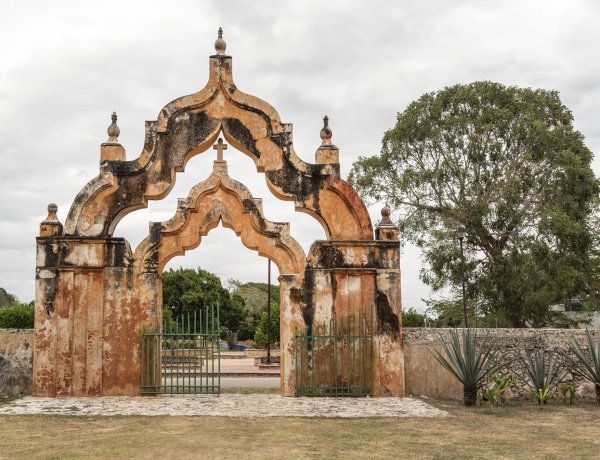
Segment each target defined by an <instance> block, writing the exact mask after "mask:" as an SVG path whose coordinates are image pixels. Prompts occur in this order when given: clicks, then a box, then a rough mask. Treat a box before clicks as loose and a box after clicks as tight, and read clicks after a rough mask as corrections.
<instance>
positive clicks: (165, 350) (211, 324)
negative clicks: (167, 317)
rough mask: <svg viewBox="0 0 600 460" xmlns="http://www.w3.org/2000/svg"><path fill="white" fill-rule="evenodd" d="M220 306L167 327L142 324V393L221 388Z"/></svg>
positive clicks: (205, 391) (199, 391)
mask: <svg viewBox="0 0 600 460" xmlns="http://www.w3.org/2000/svg"><path fill="white" fill-rule="evenodd" d="M219 343H220V338H219V308H218V306H217V307H209V308H206V310H205V311H204V314H196V313H195V312H194V314H193V315H187V316H186V317H182V318H179V319H178V320H177V321H176V322H174V323H172V324H170V325H166V327H164V328H161V327H158V328H155V329H145V328H144V327H143V326H142V394H143V395H156V394H216V393H219V392H220V386H221V369H220V360H219V358H220V348H219Z"/></svg>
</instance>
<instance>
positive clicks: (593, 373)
mask: <svg viewBox="0 0 600 460" xmlns="http://www.w3.org/2000/svg"><path fill="white" fill-rule="evenodd" d="M585 334H586V339H587V344H588V349H589V356H588V355H587V354H586V353H584V351H583V350H582V349H581V347H580V346H579V344H578V343H577V342H575V340H573V339H572V338H571V339H570V345H571V351H573V353H574V354H575V357H573V356H571V355H569V354H567V353H563V356H564V357H565V358H567V360H569V362H570V363H571V364H572V365H573V367H574V370H575V371H577V372H579V373H580V374H581V375H582V376H583V377H584V378H585V379H586V380H589V381H590V382H592V383H593V384H594V385H595V387H596V403H597V404H600V337H599V338H598V340H597V341H596V345H594V339H593V337H592V333H591V332H590V330H589V328H586V330H585Z"/></svg>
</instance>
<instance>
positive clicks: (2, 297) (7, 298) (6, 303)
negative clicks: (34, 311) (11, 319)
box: [0, 287, 17, 308]
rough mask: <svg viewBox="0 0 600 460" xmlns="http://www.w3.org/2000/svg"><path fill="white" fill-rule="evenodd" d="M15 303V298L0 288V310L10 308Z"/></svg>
mask: <svg viewBox="0 0 600 460" xmlns="http://www.w3.org/2000/svg"><path fill="white" fill-rule="evenodd" d="M15 303H17V297H16V296H15V295H13V294H10V293H8V292H7V291H6V289H4V288H2V287H0V308H3V307H10V306H11V305H14V304H15Z"/></svg>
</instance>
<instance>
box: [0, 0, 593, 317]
mask: <svg viewBox="0 0 600 460" xmlns="http://www.w3.org/2000/svg"><path fill="white" fill-rule="evenodd" d="M220 26H221V27H223V30H224V37H223V38H224V39H225V41H226V42H227V52H226V54H228V55H230V56H232V57H233V77H234V81H235V82H236V85H237V87H238V88H239V89H240V90H242V91H244V92H246V93H250V94H252V95H255V96H257V97H259V98H261V99H264V100H265V101H267V102H268V103H270V104H271V105H272V106H273V107H275V109H276V110H277V111H278V112H279V115H280V116H281V119H282V121H283V122H286V123H293V125H294V145H295V149H296V152H297V153H298V155H299V156H300V157H301V158H302V159H303V160H305V161H307V162H311V163H312V162H314V152H315V150H316V148H317V147H318V146H319V144H320V138H319V131H320V129H321V127H322V119H323V116H324V115H328V116H329V120H330V127H331V128H332V130H333V139H332V140H333V142H334V143H335V144H336V145H337V146H338V147H339V148H340V163H341V170H342V176H343V177H344V178H346V176H347V174H348V172H349V170H350V167H351V165H352V163H353V162H354V161H356V159H357V158H358V156H359V155H363V156H370V155H374V154H377V153H378V152H379V149H380V146H381V138H382V136H383V133H384V131H385V130H387V129H389V128H391V127H392V126H393V125H394V123H395V118H396V114H397V113H398V112H401V111H403V110H404V108H405V107H406V106H407V105H408V104H409V103H410V102H411V101H413V100H415V99H417V98H418V97H419V96H421V95H422V94H423V93H426V92H430V91H436V90H439V89H442V88H443V87H445V86H448V85H453V84H457V83H470V82H473V81H476V80H491V81H497V82H500V83H503V84H506V85H517V86H526V87H534V88H544V89H554V90H557V91H559V92H560V94H561V98H562V101H563V103H564V104H566V105H567V106H568V107H569V108H570V109H571V110H572V111H573V114H574V117H575V126H576V128H577V129H578V130H580V131H581V132H582V133H583V134H584V136H585V137H586V142H587V145H588V146H589V147H590V149H591V150H592V151H593V152H596V153H597V152H599V151H600V122H599V120H600V51H599V50H600V47H599V44H600V2H597V1H595V0H589V1H585V0H570V1H569V2H565V1H554V0H545V1H542V0H539V1H528V0H518V1H512V0H507V1H492V0H490V1H485V2H483V1H474V0H473V1H466V0H462V1H461V0H454V1H447V0H435V1H419V2H416V1H414V0H413V1H404V0H396V1H390V0H388V1H379V0H369V1H351V0H344V1H330V0H329V1H318V0H296V1H285V0H276V1H274V0H260V1H259V0H256V1H252V2H250V1H245V0H239V1H233V0H218V1H198V0H196V1H192V0H189V1H177V0H173V1H172V2H168V3H167V2H164V1H161V2H158V1H154V0H145V1H126V2H125V1H112V0H103V1H102V2H82V1H67V0H55V1H51V2H50V1H41V0H39V1H29V0H19V1H18V2H6V1H5V2H2V3H1V4H0V50H1V51H0V53H1V54H0V56H1V59H0V143H1V144H0V145H1V146H0V155H1V160H2V161H1V163H0V287H4V288H5V289H6V290H7V291H8V292H10V293H13V294H15V295H17V296H18V298H19V299H20V300H21V301H23V302H28V301H30V300H32V299H33V297H34V278H35V237H36V236H37V235H38V232H39V224H40V222H41V221H42V220H43V219H44V218H45V217H46V215H47V205H48V203H50V202H55V203H56V204H57V205H58V208H59V211H58V217H59V219H60V220H61V221H62V222H63V223H64V221H65V218H66V216H67V213H68V210H69V208H70V206H71V203H72V202H73V199H74V198H75V196H76V195H77V193H78V192H79V191H80V190H81V188H82V187H83V186H84V185H85V184H86V183H87V182H88V181H89V180H91V179H92V178H93V177H95V176H96V175H97V174H98V161H99V151H100V144H101V143H102V142H105V141H106V140H107V138H108V136H107V134H106V129H107V127H108V125H109V124H110V115H111V113H112V112H113V111H116V112H117V114H118V116H119V121H118V124H119V127H120V128H121V136H120V137H119V141H120V142H121V144H122V145H123V146H124V147H125V149H126V151H127V159H128V160H133V159H135V158H137V157H138V156H139V154H140V152H141V150H142V145H143V137H144V121H145V120H155V119H156V117H157V115H158V113H159V112H160V110H161V109H162V107H164V106H165V105H166V104H167V103H169V102H170V101H172V100H173V99H176V98H178V97H180V96H183V95H186V94H190V93H194V92H197V91H199V90H200V89H202V88H203V87H204V85H205V83H206V81H207V79H208V57H209V56H210V55H211V54H214V47H213V44H214V41H215V39H216V38H217V30H218V28H219V27H220ZM214 159H215V152H214V151H212V150H210V151H207V152H205V153H204V154H202V155H200V156H197V157H195V158H193V159H192V160H191V161H190V162H189V163H188V165H187V167H186V171H185V173H179V174H178V177H177V185H176V187H175V188H174V190H173V191H172V192H171V193H170V195H169V196H168V197H167V198H165V199H164V200H162V201H160V202H151V204H150V206H149V208H148V209H147V210H142V211H136V212H134V213H132V214H130V215H129V216H127V217H126V218H125V219H123V221H122V222H121V223H120V224H119V226H118V227H117V229H116V231H115V236H124V237H126V238H127V239H128V240H129V242H130V243H131V246H132V249H135V247H136V246H137V244H138V243H139V242H140V241H141V240H142V239H143V238H144V236H145V235H146V234H147V231H148V222H149V221H162V220H166V219H169V218H170V217H172V215H173V213H174V211H175V206H176V201H177V198H183V197H186V196H187V194H188V192H189V190H190V188H191V187H192V186H193V185H194V184H196V183H197V182H200V181H202V180H203V179H205V178H206V177H207V175H208V174H209V173H210V170H211V168H212V161H213V160H214ZM225 159H227V160H228V164H229V170H230V175H231V176H232V177H233V178H234V179H236V180H239V181H240V182H243V183H245V184H246V185H247V186H248V187H249V188H250V190H251V192H252V193H253V195H254V196H255V197H260V198H263V199H264V210H265V216H266V218H267V219H269V220H272V221H279V222H281V221H289V222H291V224H292V227H291V231H292V235H293V236H294V237H295V238H296V239H297V240H298V241H299V242H300V243H301V244H302V245H303V247H304V248H305V251H307V250H308V247H309V246H310V244H311V242H312V241H314V240H315V239H320V238H323V237H324V232H323V230H322V229H321V227H320V225H318V224H317V223H316V221H314V220H313V219H312V218H310V217H309V216H308V215H306V214H300V213H294V212H293V205H292V204H291V203H289V202H285V203H282V202H279V201H277V200H275V199H274V198H272V197H271V195H270V193H269V192H268V190H267V188H266V186H265V184H264V177H263V176H262V175H260V174H257V173H256V172H255V171H256V170H255V167H254V164H253V163H252V162H251V161H250V160H249V159H248V158H247V157H245V156H244V155H242V154H241V153H239V152H235V151H234V150H232V149H231V148H230V149H229V150H227V152H226V154H225ZM594 169H595V171H596V173H598V172H599V171H600V163H599V162H597V161H595V163H594ZM380 208H381V206H380V205H376V206H373V207H372V208H371V216H372V219H373V222H374V223H375V222H376V221H377V220H378V219H379V217H380V214H379V210H380ZM179 266H184V267H194V268H195V267H198V266H201V267H202V268H205V269H207V270H209V271H211V272H213V273H215V274H217V275H218V276H220V277H221V279H222V280H223V281H224V282H225V281H226V280H227V279H229V278H235V279H239V280H241V281H244V282H246V281H265V282H266V276H267V275H266V272H267V262H266V259H263V258H261V257H259V256H258V255H257V253H255V252H253V251H250V250H248V249H246V248H244V246H243V245H242V244H241V242H240V240H239V239H238V238H236V237H235V235H234V233H233V232H232V231H231V230H228V229H223V228H222V227H219V228H217V229H215V230H213V231H212V232H211V233H210V234H209V235H208V236H207V237H205V238H203V239H202V242H201V245H200V246H199V247H198V248H197V249H195V250H194V251H190V252H188V254H186V256H185V257H177V258H175V259H173V260H172V261H171V263H170V264H169V267H173V268H177V267H179ZM401 269H402V284H403V286H402V288H403V293H402V294H403V295H402V297H403V303H404V307H405V308H409V307H417V308H421V307H422V306H423V304H422V302H421V300H420V299H422V298H427V297H428V296H429V295H430V294H429V291H428V289H427V288H426V287H424V286H423V285H422V284H421V283H420V282H419V280H418V272H419V269H420V263H419V259H418V252H416V250H414V249H412V248H410V247H406V248H405V249H404V250H403V256H402V262H401ZM276 277H277V272H276V271H274V274H273V280H275V279H276Z"/></svg>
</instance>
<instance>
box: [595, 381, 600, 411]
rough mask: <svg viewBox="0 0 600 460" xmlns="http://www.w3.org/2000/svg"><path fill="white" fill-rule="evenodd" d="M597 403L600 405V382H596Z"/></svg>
mask: <svg viewBox="0 0 600 460" xmlns="http://www.w3.org/2000/svg"><path fill="white" fill-rule="evenodd" d="M596 404H598V405H600V382H596Z"/></svg>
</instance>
